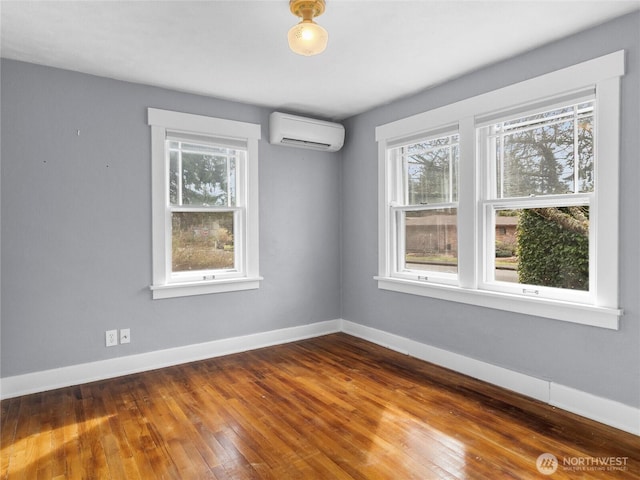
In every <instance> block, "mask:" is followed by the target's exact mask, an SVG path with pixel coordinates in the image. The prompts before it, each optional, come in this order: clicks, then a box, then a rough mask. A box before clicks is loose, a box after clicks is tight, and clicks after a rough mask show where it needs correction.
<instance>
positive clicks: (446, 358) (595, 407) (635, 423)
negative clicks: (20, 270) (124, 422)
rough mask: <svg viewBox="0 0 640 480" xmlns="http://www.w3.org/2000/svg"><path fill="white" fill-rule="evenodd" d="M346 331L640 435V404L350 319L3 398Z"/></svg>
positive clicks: (4, 382)
mask: <svg viewBox="0 0 640 480" xmlns="http://www.w3.org/2000/svg"><path fill="white" fill-rule="evenodd" d="M336 332H344V333H347V334H349V335H353V336H354V337H358V338H362V339H363V340H367V341H369V342H371V343H375V344H378V345H381V346H383V347H387V348H389V349H391V350H395V351H397V352H401V353H404V354H406V355H410V356H412V357H416V358H419V359H421V360H425V361H427V362H431V363H434V364H436V365H440V366H442V367H445V368H449V369H451V370H454V371H456V372H460V373H463V374H465V375H469V376H470V377H474V378H477V379H479V380H482V381H485V382H488V383H491V384H494V385H498V386H500V387H503V388H506V389H509V390H512V391H514V392H518V393H521V394H523V395H526V396H528V397H532V398H535V399H537V400H540V401H542V402H545V403H548V404H549V405H553V406H555V407H558V408H562V409H563V410H567V411H569V412H572V413H576V414H578V415H582V416H584V417H587V418H590V419H592V420H596V421H598V422H600V423H604V424H606V425H610V426H612V427H615V428H618V429H620V430H624V431H626V432H630V433H633V434H635V435H640V409H638V408H634V407H631V406H629V405H624V404H622V403H619V402H616V401H613V400H609V399H606V398H602V397H597V396H595V395H592V394H590V393H587V392H583V391H580V390H576V389H573V388H570V387H566V386H564V385H559V384H557V383H553V382H550V381H547V380H542V379H539V378H535V377H532V376H530V375H525V374H522V373H519V372H515V371H513V370H509V369H507V368H503V367H498V366H496V365H492V364H489V363H486V362H482V361H480V360H476V359H473V358H470V357H466V356H464V355H460V354H457V353H453V352H449V351H447V350H443V349H440V348H436V347H432V346H430V345H427V344H424V343H420V342H416V341H415V340H411V339H408V338H406V337H401V336H399V335H394V334H392V333H388V332H385V331H382V330H378V329H375V328H371V327H367V326H364V325H360V324H357V323H353V322H350V321H348V320H327V321H324V322H318V323H313V324H310V325H303V326H299V327H291V328H284V329H280V330H272V331H269V332H263V333H256V334H252V335H245V336H242V337H233V338H226V339H222V340H214V341H212V342H206V343H199V344H195V345H186V346H184V347H176V348H170V349H166V350H159V351H155V352H148V353H142V354H138V355H129V356H126V357H118V358H111V359H108V360H101V361H97V362H90V363H84V364H80V365H72V366H69V367H61V368H55V369H52V370H45V371H42V372H34V373H27V374H24V375H16V376H13V377H6V378H3V379H1V383H0V387H1V390H0V392H1V393H0V398H2V399H5V398H12V397H17V396H20V395H27V394H30V393H37V392H44V391H47V390H53V389H56V388H62V387H68V386H72V385H80V384H83V383H88V382H93V381H97V380H105V379H108V378H114V377H119V376H122V375H128V374H131V373H139V372H144V371H148V370H155V369H157V368H163V367H169V366H172V365H178V364H181V363H187V362H193V361H197V360H204V359H207V358H214V357H219V356H222V355H229V354H232V353H239V352H245V351H249V350H254V349H257V348H263V347H269V346H272V345H280V344H283V343H290V342H295V341H297V340H303V339H306V338H313V337H319V336H322V335H328V334H330V333H336Z"/></svg>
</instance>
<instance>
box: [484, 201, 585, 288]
mask: <svg viewBox="0 0 640 480" xmlns="http://www.w3.org/2000/svg"><path fill="white" fill-rule="evenodd" d="M494 228H495V266H496V268H495V279H496V280H497V281H502V282H512V283H520V284H526V285H535V286H541V287H555V288H567V289H573V290H585V291H588V290H589V207H588V206H576V207H547V208H527V209H517V210H499V211H497V212H496V214H495V225H494Z"/></svg>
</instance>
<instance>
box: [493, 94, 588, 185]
mask: <svg viewBox="0 0 640 480" xmlns="http://www.w3.org/2000/svg"><path fill="white" fill-rule="evenodd" d="M493 132H494V134H495V135H494V138H495V139H496V141H495V149H496V151H495V159H496V174H497V179H496V180H497V191H498V197H500V198H509V197H526V196H530V195H553V194H566V193H575V192H587V191H592V190H593V160H594V158H593V102H588V103H585V104H580V105H576V106H569V107H565V108H562V109H556V110H551V111H547V112H543V113H539V114H536V115H531V116H527V117H522V118H518V119H516V120H510V121H508V122H503V123H500V124H496V125H494V126H493ZM576 158H578V163H577V165H576V162H575V160H576Z"/></svg>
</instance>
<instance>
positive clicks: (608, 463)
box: [536, 453, 629, 475]
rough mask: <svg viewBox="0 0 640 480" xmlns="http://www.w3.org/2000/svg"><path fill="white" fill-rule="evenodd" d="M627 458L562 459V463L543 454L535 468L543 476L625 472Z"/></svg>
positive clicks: (550, 455)
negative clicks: (558, 473) (559, 471)
mask: <svg viewBox="0 0 640 480" xmlns="http://www.w3.org/2000/svg"><path fill="white" fill-rule="evenodd" d="M628 462H629V457H564V458H563V459H562V461H559V460H558V458H557V457H556V456H555V455H553V454H552V453H543V454H542V455H540V456H539V457H538V459H537V460H536V467H537V468H538V471H539V472H540V473H542V474H543V475H553V474H554V473H555V472H556V470H558V469H560V470H562V471H563V472H615V471H622V472H624V471H627V470H628V468H629V466H628Z"/></svg>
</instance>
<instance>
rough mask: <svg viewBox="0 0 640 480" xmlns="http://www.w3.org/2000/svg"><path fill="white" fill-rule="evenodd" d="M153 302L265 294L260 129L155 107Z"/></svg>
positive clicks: (152, 113)
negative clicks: (261, 269) (260, 231)
mask: <svg viewBox="0 0 640 480" xmlns="http://www.w3.org/2000/svg"><path fill="white" fill-rule="evenodd" d="M148 116H149V124H150V125H151V127H152V178H153V183H152V190H153V191H152V195H153V199H152V200H153V285H152V287H151V289H152V292H153V298H168V297H175V296H184V295H197V294H204V293H217V292H226V291H234V290H246V289H251V288H258V282H259V280H260V278H259V276H258V237H257V235H258V223H257V220H258V219H257V215H258V209H257V198H258V197H257V195H258V192H257V188H258V185H257V141H258V139H259V138H260V126H259V125H256V124H249V123H243V122H236V121H231V120H225V119H218V118H212V117H204V116H199V115H191V114H184V113H178V112H171V111H166V110H158V109H152V108H150V109H149V110H148Z"/></svg>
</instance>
